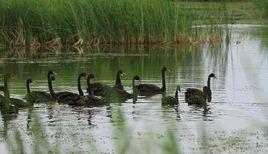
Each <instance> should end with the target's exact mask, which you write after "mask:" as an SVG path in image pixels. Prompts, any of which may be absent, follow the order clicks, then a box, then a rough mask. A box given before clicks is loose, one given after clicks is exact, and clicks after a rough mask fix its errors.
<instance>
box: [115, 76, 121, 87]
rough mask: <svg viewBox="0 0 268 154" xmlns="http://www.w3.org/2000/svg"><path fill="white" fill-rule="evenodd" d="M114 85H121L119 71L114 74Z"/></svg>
mask: <svg viewBox="0 0 268 154" xmlns="http://www.w3.org/2000/svg"><path fill="white" fill-rule="evenodd" d="M115 87H122V83H121V78H120V74H119V73H118V74H117V75H116V80H115Z"/></svg>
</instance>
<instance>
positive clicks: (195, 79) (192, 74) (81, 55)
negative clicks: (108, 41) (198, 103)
mask: <svg viewBox="0 0 268 154" xmlns="http://www.w3.org/2000/svg"><path fill="white" fill-rule="evenodd" d="M230 28H231V38H232V39H231V41H230V43H229V45H227V44H226V43H225V41H223V42H221V43H218V44H216V43H215V44H213V45H208V44H202V45H194V46H178V47H170V48H154V47H144V48H140V47H137V48H110V47H106V48H102V49H90V50H84V51H80V52H78V51H71V50H64V52H56V53H55V52H51V53H42V54H41V53H40V54H29V55H27V56H25V55H20V54H17V53H15V51H14V50H12V51H14V53H12V51H11V52H10V51H9V52H7V51H2V52H1V58H0V74H1V75H3V74H4V73H7V72H9V73H12V74H15V75H16V80H15V81H11V82H10V83H9V86H10V91H11V95H12V96H13V97H17V98H23V97H24V96H25V94H26V88H25V80H26V79H27V78H32V79H34V80H36V81H37V84H36V85H34V86H33V87H32V90H43V91H47V80H46V74H47V71H48V70H49V69H53V70H54V71H55V72H56V73H57V74H58V75H57V76H56V81H55V82H54V89H55V91H65V90H68V91H73V92H77V87H76V78H77V75H78V73H79V72H89V71H90V72H92V73H94V74H95V78H96V79H95V80H96V81H100V82H103V83H106V84H108V85H111V86H112V85H114V82H115V74H116V72H117V71H118V70H119V69H121V70H123V71H124V72H126V73H127V76H125V77H124V78H123V80H122V83H123V85H124V87H125V89H126V90H127V91H129V92H132V88H131V83H132V81H131V79H132V77H133V76H134V75H139V76H140V77H141V80H142V82H143V83H154V84H157V85H159V86H161V68H162V67H163V66H167V67H169V68H170V69H171V72H170V73H166V82H167V95H174V91H175V89H176V87H177V85H180V86H181V89H182V92H181V93H180V94H179V101H180V105H179V106H178V107H162V106H161V98H162V95H155V96H153V97H139V99H138V101H137V103H136V104H133V103H132V100H128V101H126V103H122V104H118V103H113V104H111V105H110V106H105V107H93V108H79V107H78V108H74V107H70V106H68V105H59V104H57V103H51V104H35V105H34V111H36V113H37V114H38V115H39V116H40V117H41V123H42V125H43V126H44V127H45V128H46V131H47V138H48V140H49V142H50V143H51V145H53V146H59V148H60V149H61V150H62V151H66V152H67V153H71V152H77V151H80V152H86V151H91V152H93V153H95V152H100V153H117V152H118V145H117V142H118V140H119V137H118V135H116V134H117V133H118V131H117V126H118V125H121V124H122V122H121V121H120V120H119V121H118V120H115V119H116V118H115V116H118V114H117V111H118V109H120V111H122V113H123V115H124V119H125V121H126V122H125V125H126V127H127V129H126V131H127V132H126V133H125V134H124V137H123V138H125V140H126V141H125V142H129V144H130V147H129V153H141V152H142V153H162V152H163V144H164V143H165V142H166V140H167V132H168V130H171V131H172V132H173V133H174V134H175V138H176V142H177V143H178V145H179V147H180V149H181V151H183V152H184V153H199V152H213V153H241V152H248V153H253V152H254V153H255V152H256V153H267V152H268V140H267V135H268V134H267V131H268V128H267V120H268V114H267V111H268V94H267V86H268V80H267V79H268V35H265V34H264V32H262V30H263V29H267V28H265V27H263V26H256V25H232V26H230ZM266 31H267V30H266ZM11 55H15V57H16V58H9V57H10V56H11ZM211 72H214V73H215V74H216V75H217V76H218V79H213V80H212V97H213V98H212V102H210V103H208V106H207V108H208V111H207V110H204V109H203V108H198V107H195V106H189V105H188V104H187V103H185V101H184V91H185V89H186V88H189V87H196V88H200V89H201V88H202V87H203V86H204V85H205V84H206V80H207V76H208V74H209V73H211ZM85 84H86V82H85V81H83V85H84V86H83V87H84V89H85ZM27 117H28V109H23V110H20V112H19V115H18V117H17V118H15V119H13V120H11V121H10V124H9V130H8V131H9V134H10V136H11V137H12V134H13V133H12V132H13V131H14V130H16V129H18V130H20V132H21V134H22V136H23V137H24V142H25V146H26V150H27V151H31V143H32V139H31V133H30V132H31V119H30V128H27V123H28V122H29V120H27ZM0 126H1V130H3V120H1V124H0ZM119 132H120V130H119ZM1 134H3V131H2V133H1ZM119 134H121V135H122V134H123V133H119ZM0 141H1V143H0V150H1V151H6V152H7V146H6V144H5V142H4V139H3V138H1V137H0ZM123 141H124V140H123Z"/></svg>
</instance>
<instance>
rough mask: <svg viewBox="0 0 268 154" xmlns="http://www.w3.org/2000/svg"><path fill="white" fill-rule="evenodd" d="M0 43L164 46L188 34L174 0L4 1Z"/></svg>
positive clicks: (184, 14)
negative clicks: (157, 44) (159, 44)
mask: <svg viewBox="0 0 268 154" xmlns="http://www.w3.org/2000/svg"><path fill="white" fill-rule="evenodd" d="M0 4H1V5H0V21H1V23H0V36H1V37H0V44H8V45H12V46H24V45H26V46H27V45H28V46H29V45H42V44H46V45H54V44H64V45H70V44H72V45H73V44H82V43H83V44H85V43H87V44H89V45H92V44H153V43H166V42H168V41H172V40H174V38H175V39H176V38H178V36H180V35H182V34H184V33H187V32H189V31H190V29H191V26H192V22H191V18H189V17H190V16H189V15H190V12H189V10H187V9H183V8H182V7H179V6H178V5H176V3H175V2H174V1H170V0H135V1H130V0H78V1H73V0H9V1H6V0H0Z"/></svg>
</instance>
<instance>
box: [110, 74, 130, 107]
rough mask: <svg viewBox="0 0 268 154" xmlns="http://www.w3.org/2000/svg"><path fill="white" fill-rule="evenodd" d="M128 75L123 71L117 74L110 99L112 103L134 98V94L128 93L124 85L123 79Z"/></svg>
mask: <svg viewBox="0 0 268 154" xmlns="http://www.w3.org/2000/svg"><path fill="white" fill-rule="evenodd" d="M124 75H126V74H125V73H124V72H123V71H121V70H119V71H118V72H117V74H116V81H115V86H114V87H113V88H112V89H111V92H110V99H109V100H111V101H112V102H125V101H126V100H127V99H130V98H132V94H130V93H128V92H127V91H126V90H125V89H124V87H123V85H122V83H121V77H123V76H124Z"/></svg>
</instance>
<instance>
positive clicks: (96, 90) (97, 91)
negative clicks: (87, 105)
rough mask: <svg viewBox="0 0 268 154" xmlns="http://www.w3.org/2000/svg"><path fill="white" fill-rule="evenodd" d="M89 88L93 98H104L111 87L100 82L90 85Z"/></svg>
mask: <svg viewBox="0 0 268 154" xmlns="http://www.w3.org/2000/svg"><path fill="white" fill-rule="evenodd" d="M89 74H90V73H89ZM120 83H121V81H120ZM90 88H91V92H92V94H93V95H94V96H105V95H107V92H108V91H109V90H111V87H109V86H108V85H106V84H103V83H100V82H95V83H90ZM87 90H88V89H87ZM88 92H89V90H88Z"/></svg>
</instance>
